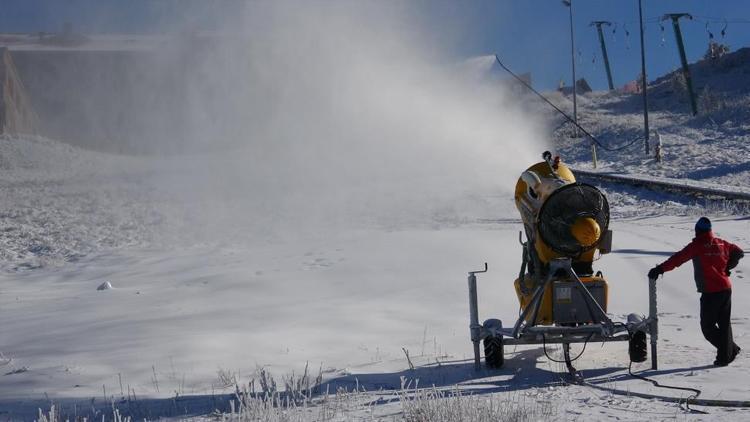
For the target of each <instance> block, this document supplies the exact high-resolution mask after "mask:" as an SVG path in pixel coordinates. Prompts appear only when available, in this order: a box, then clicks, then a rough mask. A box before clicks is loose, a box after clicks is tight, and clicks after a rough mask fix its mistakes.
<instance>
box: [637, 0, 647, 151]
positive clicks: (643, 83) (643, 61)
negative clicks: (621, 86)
mask: <svg viewBox="0 0 750 422" xmlns="http://www.w3.org/2000/svg"><path fill="white" fill-rule="evenodd" d="M638 18H639V21H640V25H641V77H642V79H641V92H642V94H643V142H644V144H645V146H646V155H649V148H648V132H649V130H648V90H647V89H646V88H648V82H647V81H648V78H646V48H645V47H644V43H643V5H642V0H638Z"/></svg>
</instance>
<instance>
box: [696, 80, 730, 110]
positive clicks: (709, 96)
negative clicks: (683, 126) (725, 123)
mask: <svg viewBox="0 0 750 422" xmlns="http://www.w3.org/2000/svg"><path fill="white" fill-rule="evenodd" d="M698 108H699V109H700V111H701V113H703V114H711V113H715V112H717V111H721V110H723V109H724V108H725V100H724V98H723V96H722V95H721V94H719V93H717V92H716V91H714V90H712V89H711V88H710V87H709V86H708V85H706V86H704V87H703V90H702V91H701V93H700V95H698Z"/></svg>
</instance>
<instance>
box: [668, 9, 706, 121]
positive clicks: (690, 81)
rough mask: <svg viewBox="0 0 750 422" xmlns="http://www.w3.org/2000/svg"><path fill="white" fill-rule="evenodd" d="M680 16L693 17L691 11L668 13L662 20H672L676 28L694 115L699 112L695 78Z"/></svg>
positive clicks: (681, 60) (676, 37)
mask: <svg viewBox="0 0 750 422" xmlns="http://www.w3.org/2000/svg"><path fill="white" fill-rule="evenodd" d="M680 18H688V19H693V17H692V16H691V15H690V13H667V14H666V15H664V16H662V18H661V20H662V21H665V20H667V19H671V20H672V28H674V37H675V39H676V40H677V48H678V49H679V50H680V62H682V74H683V75H685V85H686V86H687V91H688V95H689V96H690V108H691V109H692V111H693V116H695V115H696V114H698V105H697V104H696V102H695V92H694V91H693V78H692V77H690V67H689V66H688V62H687V57H686V55H685V44H684V43H683V41H682V31H681V30H680Z"/></svg>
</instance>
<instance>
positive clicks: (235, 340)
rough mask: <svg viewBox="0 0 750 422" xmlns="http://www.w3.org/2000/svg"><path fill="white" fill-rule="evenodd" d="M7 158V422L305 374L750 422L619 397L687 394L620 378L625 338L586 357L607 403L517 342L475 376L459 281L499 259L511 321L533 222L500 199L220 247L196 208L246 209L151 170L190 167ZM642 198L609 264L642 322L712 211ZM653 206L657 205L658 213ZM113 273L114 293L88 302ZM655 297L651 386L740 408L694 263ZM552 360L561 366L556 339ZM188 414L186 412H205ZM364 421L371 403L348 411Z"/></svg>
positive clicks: (622, 310) (622, 208)
mask: <svg viewBox="0 0 750 422" xmlns="http://www.w3.org/2000/svg"><path fill="white" fill-rule="evenodd" d="M0 147H2V149H3V152H4V153H3V156H4V157H5V158H6V159H5V160H4V162H3V166H2V169H1V170H2V171H3V172H4V177H3V182H2V183H0V189H2V193H3V197H4V198H7V200H6V201H4V203H3V205H2V206H3V208H4V209H3V213H2V216H1V217H2V222H1V223H2V226H3V228H4V229H3V233H4V235H3V238H2V241H3V254H4V255H3V270H4V271H3V273H2V275H0V319H2V321H3V324H2V325H1V326H0V351H1V352H2V353H3V355H4V356H5V357H6V358H10V359H12V360H11V362H10V363H9V364H7V365H5V366H3V367H2V370H0V372H1V374H0V417H2V418H4V419H23V418H33V417H35V415H36V414H37V411H38V409H39V408H42V409H45V410H46V409H48V408H49V405H50V404H51V403H57V404H58V406H62V407H63V411H65V412H67V413H68V414H71V413H72V412H73V410H72V409H74V408H76V407H74V405H75V406H77V408H79V409H83V408H84V406H88V407H90V406H91V405H92V404H94V405H96V404H99V405H103V404H105V403H106V402H105V399H104V397H105V396H106V397H107V399H108V400H111V399H114V400H115V401H117V400H119V399H121V398H122V397H128V396H131V397H132V396H136V397H138V399H139V400H141V401H142V403H146V406H152V409H164V408H166V409H168V410H166V411H165V413H164V414H167V415H172V416H174V415H179V414H181V411H180V410H176V409H178V408H179V409H188V408H189V407H190V406H188V405H187V404H185V405H183V404H181V405H180V406H178V407H177V408H176V407H169V406H166V407H165V406H164V404H163V403H164V402H160V401H159V400H155V401H153V402H149V401H146V399H147V398H153V399H158V398H163V399H165V400H167V402H168V403H172V402H173V400H174V398H175V397H176V396H178V397H183V396H202V397H204V398H205V397H214V396H215V395H217V394H229V393H231V392H232V391H233V386H231V385H227V383H226V381H227V379H231V380H235V379H236V380H237V381H238V382H240V383H248V382H249V381H250V380H251V379H257V378H258V371H259V368H261V367H262V368H264V369H265V370H267V371H270V372H271V373H272V374H274V375H276V376H277V377H281V376H283V375H284V374H290V373H291V372H292V371H294V372H295V373H297V374H299V373H301V372H302V371H303V368H304V367H305V366H306V365H307V364H308V363H309V366H310V368H313V369H312V370H311V372H313V373H316V374H317V372H318V371H320V372H321V373H322V377H323V380H324V381H325V382H326V383H328V384H327V385H328V386H329V388H331V391H333V390H335V388H337V387H345V388H348V389H353V388H355V386H356V385H359V387H360V388H364V389H366V390H367V391H377V390H394V389H395V390H398V389H399V388H400V386H401V377H406V378H408V379H419V385H422V386H429V385H433V384H434V385H436V386H439V387H446V388H452V386H454V385H461V386H462V387H461V388H466V389H467V391H469V390H470V391H471V392H472V394H475V395H479V397H487V398H492V397H495V398H500V399H501V400H502V399H503V398H504V397H510V398H517V397H518V395H519V394H521V395H522V396H523V397H529V398H533V400H535V401H540V402H544V401H550V402H551V403H557V405H556V406H559V407H556V408H555V412H556V417H559V418H562V419H578V418H587V419H598V418H602V417H619V418H622V419H625V420H628V419H630V420H639V419H642V418H643V415H644V414H648V415H653V416H654V417H655V418H659V419H668V418H675V417H677V418H686V419H689V420H693V419H694V418H695V419H696V420H697V419H701V418H703V419H706V420H707V419H710V418H714V417H716V416H717V415H721V416H722V417H724V418H726V419H728V420H742V419H746V418H747V417H749V416H750V413H748V411H745V410H741V409H740V410H731V409H713V408H712V409H703V410H705V411H707V412H709V413H708V414H707V415H702V414H697V415H693V414H687V413H684V411H683V410H682V409H681V408H680V407H679V406H678V405H674V404H665V403H659V402H654V401H649V400H644V399H638V398H632V397H630V398H629V397H621V396H615V395H613V394H612V393H610V392H607V390H606V389H607V388H610V389H611V388H616V389H620V390H632V391H639V392H651V393H654V394H663V395H670V396H675V395H677V396H678V397H679V392H673V391H663V390H661V389H657V388H655V387H653V386H651V385H650V384H648V383H645V382H643V381H640V380H634V379H631V378H630V377H629V376H627V370H626V366H627V350H626V347H625V345H624V344H606V345H601V344H589V345H588V347H587V349H586V352H585V354H584V355H583V357H582V358H581V359H580V360H579V361H577V362H576V364H577V366H578V367H579V369H582V370H583V373H584V376H586V377H587V378H588V379H590V380H591V381H592V382H595V383H597V384H598V385H601V386H602V387H603V388H605V390H593V389H590V388H588V387H579V386H563V385H562V383H561V379H563V373H564V370H563V367H562V366H561V365H560V364H557V363H552V362H550V361H548V360H547V359H546V358H545V357H544V352H543V350H542V348H541V347H536V346H535V347H518V348H517V349H514V350H509V351H508V353H507V361H506V366H505V368H503V369H502V370H498V371H489V372H488V371H481V372H479V373H476V372H474V371H473V365H472V361H471V359H470V357H471V344H470V342H469V339H468V327H467V326H468V302H467V301H468V299H467V291H466V280H465V277H466V272H467V271H470V270H474V269H478V268H479V267H481V265H482V263H483V262H485V261H486V262H488V263H489V268H490V272H489V273H488V274H486V275H483V276H481V277H480V282H479V286H480V292H481V296H480V312H481V317H482V318H484V317H498V318H501V319H503V320H504V321H512V320H513V319H514V317H515V316H516V315H517V310H518V304H517V300H516V298H515V295H514V294H513V290H512V287H511V283H512V280H513V279H514V278H515V276H516V274H517V271H518V265H519V259H518V258H519V255H520V250H519V249H520V248H519V246H518V244H517V236H518V231H519V230H520V229H521V226H520V220H519V219H518V218H517V212H516V210H515V208H514V205H513V203H512V200H511V197H510V194H509V193H505V192H504V191H503V190H498V191H494V192H490V191H485V192H471V193H466V194H465V195H464V196H463V197H460V198H456V200H455V201H454V202H455V203H454V205H453V206H452V207H449V206H446V205H445V204H443V203H442V202H437V203H436V204H440V206H438V207H436V208H432V209H431V212H430V213H427V214H424V215H421V214H418V213H416V214H415V213H414V212H411V213H409V214H405V215H399V214H396V216H395V217H393V218H392V219H382V218H375V217H373V218H367V217H366V216H367V214H364V215H365V218H364V219H363V221H361V222H359V223H357V224H355V223H347V224H346V225H343V226H339V225H323V226H319V227H323V229H312V228H309V227H308V229H307V230H302V229H300V230H296V229H292V230H278V228H279V227H278V226H275V225H274V224H272V222H270V221H263V222H261V223H258V222H254V221H245V222H242V220H241V219H236V221H239V222H241V223H238V224H237V225H234V224H232V225H230V227H226V226H225V225H217V226H215V227H207V228H205V229H206V230H205V231H210V232H213V233H216V231H217V230H224V231H219V232H218V233H221V234H222V235H221V236H210V237H204V236H203V235H205V233H202V230H198V231H195V230H191V231H190V232H189V233H188V232H187V231H186V229H187V227H189V226H190V227H192V226H194V224H191V222H195V221H205V220H202V219H201V214H202V213H209V214H210V215H214V214H215V213H216V212H217V210H216V209H214V208H215V207H220V208H221V209H220V211H221V212H222V213H226V214H225V215H227V216H230V217H231V216H235V217H236V216H237V215H238V214H237V213H238V209H239V210H241V209H242V206H245V205H247V204H243V203H241V204H232V203H227V204H224V205H218V204H216V203H212V204H211V205H210V206H208V209H204V208H201V206H200V203H201V200H202V199H194V201H193V202H185V201H184V199H185V198H186V197H188V196H181V193H180V192H175V191H174V190H173V189H171V188H172V187H173V186H174V185H173V184H172V183H171V182H170V181H169V178H165V177H159V178H154V177H153V175H154V173H155V172H164V171H168V172H170V174H173V173H171V172H177V173H179V172H180V171H183V172H184V171H194V167H193V166H186V168H185V167H182V168H180V167H177V166H176V167H173V168H169V164H165V163H164V162H163V161H159V160H154V159H151V158H144V157H119V156H113V155H106V154H99V153H93V152H88V151H84V150H79V149H75V148H72V147H68V146H65V145H60V144H58V143H55V142H53V141H48V140H44V139H37V138H30V139H28V138H20V139H3V140H2V141H1V143H0ZM24 157H25V158H24ZM24 159H26V161H24ZM165 166H166V167H167V170H165ZM173 177H177V176H176V175H175V174H173ZM507 183H510V184H512V183H514V181H508V182H507ZM167 188H169V189H167ZM219 194H221V193H219ZM170 195H171V196H170ZM648 195H649V194H647V193H645V192H643V191H641V192H635V193H633V192H612V193H610V201H611V202H612V208H613V216H614V221H613V225H612V228H613V229H614V230H615V250H614V253H613V254H612V255H609V256H605V257H604V258H602V260H601V261H599V262H598V263H597V267H598V268H600V269H602V270H603V271H604V273H605V274H606V275H607V276H608V278H609V281H610V283H611V284H610V286H611V294H610V308H609V311H610V312H611V313H612V314H613V316H615V317H617V318H624V316H625V315H626V314H628V313H630V312H639V313H646V311H647V282H646V277H645V273H646V272H647V271H648V269H649V268H650V267H652V266H653V265H655V264H656V263H658V262H661V261H662V260H664V259H665V258H666V256H668V255H669V254H670V253H671V252H673V251H675V250H677V249H678V248H680V247H681V245H682V244H684V243H686V242H688V241H689V240H690V238H691V230H692V225H693V223H694V220H695V215H697V214H700V213H702V212H704V211H705V208H701V207H700V205H696V204H693V203H691V202H690V201H684V200H680V199H678V198H673V199H674V202H673V203H672V204H671V205H670V204H667V205H664V201H663V199H664V198H653V199H649V198H648ZM653 195H655V194H653ZM641 196H644V197H645V199H643V198H641ZM649 201H653V202H654V203H659V204H660V206H661V208H659V209H653V210H650V209H649V207H648V206H647V205H648V204H649ZM292 204H295V201H294V200H292ZM644 204H645V205H644ZM407 205H408V204H407ZM352 206H354V207H355V208H356V205H352ZM290 207H291V205H290ZM279 209H280V210H281V212H282V216H277V218H282V217H283V207H279ZM406 209H407V210H410V208H409V207H408V206H407V207H406ZM414 210H421V209H420V208H418V207H414V208H413V209H411V210H410V211H414ZM641 211H643V212H641ZM710 212H711V214H710V216H712V217H714V221H715V223H714V224H715V227H716V231H717V232H718V233H719V235H722V236H724V237H726V238H727V239H729V240H731V241H734V242H737V243H739V244H740V245H743V246H744V247H747V245H748V244H750V235H748V233H750V220H748V219H747V218H745V217H742V216H735V215H731V213H729V214H728V213H726V212H724V211H723V210H721V209H716V210H710ZM665 213H666V214H667V215H664V214H665ZM223 215H224V214H223ZM417 216H418V217H419V218H416V217H417ZM316 224H320V221H317V220H316ZM293 227H296V226H293ZM300 227H301V226H300ZM193 228H194V227H193ZM188 238H189V239H191V240H192V241H189V242H186V241H185V239H188ZM749 272H750V267H748V264H747V262H742V263H741V264H740V266H739V268H738V269H737V271H736V272H735V277H734V283H735V303H736V304H742V303H743V302H744V301H745V300H747V298H748V297H749V296H750V285H748V281H749V280H750V278H746V277H745V275H746V274H748V273H749ZM107 281H108V282H110V283H111V284H112V286H114V288H113V289H111V290H101V291H100V290H97V287H98V286H99V285H100V284H102V283H103V282H107ZM659 298H660V310H661V339H660V351H661V356H660V358H661V360H660V370H659V371H657V372H647V374H648V375H650V376H653V377H654V378H655V379H657V380H659V382H662V383H664V384H669V385H677V386H691V387H696V388H699V389H701V390H702V391H703V394H702V396H701V397H703V398H721V399H728V400H731V399H746V398H747V395H748V390H747V385H746V382H745V380H746V379H747V378H746V377H747V376H748V371H750V363H748V362H750V361H748V360H747V358H746V356H744V354H743V355H741V356H740V358H739V360H738V361H737V362H736V363H734V364H733V365H731V366H730V367H727V368H714V367H712V366H710V363H711V362H712V361H713V351H712V350H711V347H710V346H709V345H708V344H707V343H706V342H705V341H704V340H703V339H702V338H701V336H700V332H699V327H698V320H697V317H696V316H697V311H698V295H697V294H696V293H695V292H694V289H693V282H692V277H691V269H690V268H688V267H687V266H686V267H683V268H681V269H679V270H677V271H674V272H672V273H669V274H667V275H666V277H665V278H664V279H663V281H660V296H659ZM733 320H734V324H735V336H736V337H737V342H738V343H739V344H740V345H742V346H743V347H745V348H748V347H750V346H746V345H745V344H744V343H743V341H744V340H743V338H744V337H746V336H747V335H748V332H749V331H748V329H750V328H749V327H748V323H750V312H749V311H748V310H747V309H745V308H744V307H742V306H737V305H736V306H735V309H734V315H733ZM404 349H405V350H407V351H408V352H409V355H410V357H411V359H412V361H413V363H414V364H415V365H416V368H415V369H413V370H412V369H409V363H408V361H407V359H406V356H405V353H404ZM549 349H550V350H549V352H550V353H551V354H552V355H553V356H556V357H558V358H559V357H560V354H561V353H560V351H559V349H558V348H557V347H556V346H550V347H549ZM638 369H647V368H646V366H643V367H639V368H638ZM128 392H130V394H129V393H128ZM381 395H383V393H381ZM371 397H372V399H373V400H376V399H377V397H379V396H378V395H377V394H374V395H372V396H371ZM170 400H172V401H170ZM148 403H152V404H148ZM160 403H161V404H160ZM183 403H203V402H201V401H200V398H192V399H189V398H188V399H185V401H184V402H183ZM213 405H214V406H216V404H215V403H213ZM123 406H124V405H120V407H123ZM183 406H184V407H183ZM196 406H197V409H196V408H195V407H191V409H192V410H193V411H199V412H209V411H210V410H212V409H211V405H200V406H198V405H196ZM58 408H59V407H58ZM369 409H370V411H371V412H374V413H372V414H374V415H376V416H377V415H380V416H385V415H389V414H390V415H393V414H396V415H398V414H399V412H401V411H402V408H401V404H399V403H398V402H390V403H389V402H387V400H386V401H383V404H382V406H371V407H370V408H369ZM634 412H637V413H634ZM370 414H371V413H367V412H365V411H364V410H360V411H354V412H353V413H351V414H349V417H362V418H364V417H365V416H367V415H370ZM150 415H151V416H154V417H156V416H158V411H157V410H153V413H150ZM392 417H393V416H392ZM649 417H651V416H649Z"/></svg>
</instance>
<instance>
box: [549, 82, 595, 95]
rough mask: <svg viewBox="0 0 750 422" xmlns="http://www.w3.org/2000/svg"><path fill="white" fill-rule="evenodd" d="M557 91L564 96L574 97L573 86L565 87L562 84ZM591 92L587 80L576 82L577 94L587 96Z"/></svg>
mask: <svg viewBox="0 0 750 422" xmlns="http://www.w3.org/2000/svg"><path fill="white" fill-rule="evenodd" d="M557 90H558V91H560V92H561V93H562V94H563V95H573V87H571V86H564V85H562V84H561V86H560V87H559V88H558V89H557ZM591 91H592V89H591V85H589V83H588V82H587V81H586V79H584V78H581V79H579V80H577V81H576V93H578V94H585V93H587V92H591Z"/></svg>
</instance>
